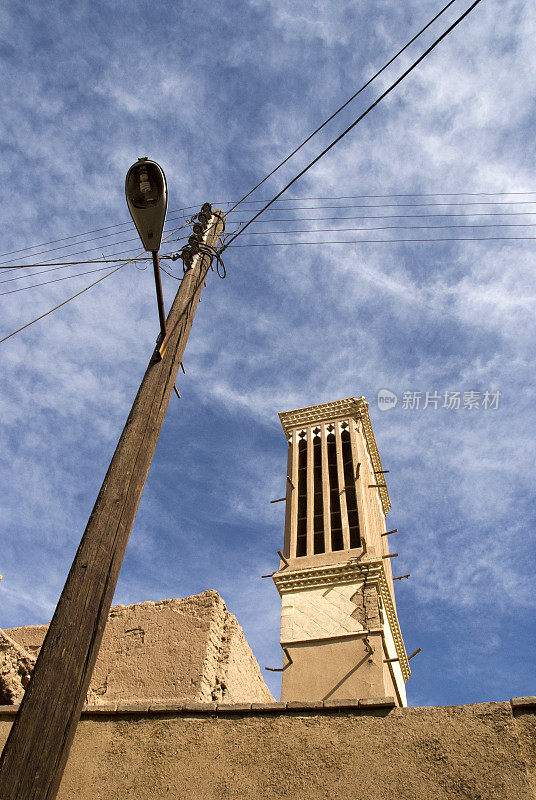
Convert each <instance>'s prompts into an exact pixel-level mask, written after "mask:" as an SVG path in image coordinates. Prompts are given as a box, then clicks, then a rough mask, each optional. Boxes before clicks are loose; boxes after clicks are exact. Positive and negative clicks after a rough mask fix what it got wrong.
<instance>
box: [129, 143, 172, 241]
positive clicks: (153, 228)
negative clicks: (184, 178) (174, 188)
mask: <svg viewBox="0 0 536 800" xmlns="http://www.w3.org/2000/svg"><path fill="white" fill-rule="evenodd" d="M125 195H126V198H127V205H128V210H129V211H130V215H131V217H132V219H133V220H134V225H135V226H136V228H137V231H138V233H139V235H140V239H141V241H142V244H143V246H144V248H145V249H146V250H149V251H150V252H153V253H154V252H156V251H158V250H159V249H160V244H161V242H162V232H163V230H164V222H165V220H166V211H167V183H166V176H165V175H164V171H163V169H162V167H161V166H160V165H159V164H157V163H156V161H150V160H149V159H148V158H147V157H144V158H139V159H138V160H137V161H136V163H135V164H133V165H132V166H131V167H130V169H129V171H128V172H127V177H126V179H125Z"/></svg>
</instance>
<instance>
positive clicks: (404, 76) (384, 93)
mask: <svg viewBox="0 0 536 800" xmlns="http://www.w3.org/2000/svg"><path fill="white" fill-rule="evenodd" d="M480 2H481V0H474V2H473V3H472V4H471V5H470V6H469V8H468V9H466V10H465V11H464V13H463V14H461V15H460V16H459V17H458V18H457V19H456V20H455V21H454V22H453V23H452V25H449V27H448V28H447V29H446V30H445V31H444V32H443V33H442V34H441V36H439V37H438V38H437V39H436V40H435V41H434V42H433V43H432V44H431V45H430V47H428V48H427V49H426V50H425V51H424V53H422V54H421V55H420V56H419V58H417V59H416V60H415V61H414V62H413V64H411V66H410V67H408V69H407V70H406V71H405V72H403V73H402V75H401V76H400V77H399V78H397V79H396V81H394V83H392V84H391V85H390V86H389V87H388V88H387V89H386V90H385V91H384V92H382V94H381V95H380V96H379V97H378V98H377V99H376V100H375V101H374V102H373V103H371V105H370V106H369V107H368V108H367V109H366V110H365V111H363V113H362V114H360V115H359V116H358V118H357V119H356V120H354V122H352V124H351V125H349V126H348V127H347V128H346V130H344V131H343V132H342V133H341V134H340V135H339V136H337V138H336V139H334V140H333V141H332V142H331V144H329V145H328V146H327V147H326V148H324V150H322V152H321V153H320V154H319V155H318V156H316V158H314V159H313V160H312V161H311V162H310V163H309V164H307V166H306V167H304V168H303V169H302V170H301V172H299V173H298V174H297V175H296V176H295V177H294V178H293V179H292V180H291V181H289V183H287V185H286V186H284V187H283V189H281V191H280V192H278V193H277V194H276V195H275V197H273V198H272V199H271V200H270V201H269V202H268V203H266V204H265V205H264V206H263V207H262V208H261V210H260V211H258V212H257V214H255V216H253V217H252V218H251V219H250V220H249V222H246V224H245V225H244V226H243V227H242V228H241V229H240V230H239V231H238V232H237V233H235V234H234V236H231V238H230V239H229V240H228V241H227V242H226V243H225V244H224V245H223V247H221V248H220V250H219V252H220V253H222V252H223V251H224V250H225V249H226V248H227V247H229V245H230V243H231V242H232V241H234V240H235V239H236V238H237V236H240V234H242V233H243V232H244V231H245V230H246V228H248V227H249V225H251V223H252V222H254V221H255V220H256V219H257V218H258V217H260V215H261V214H263V213H264V212H265V211H266V209H267V208H269V207H270V206H271V205H272V203H275V201H276V200H278V199H279V198H280V197H281V195H282V194H284V193H285V192H286V191H287V189H289V188H290V187H291V186H292V185H293V184H294V183H296V181H297V180H299V179H300V178H301V177H302V176H303V175H305V173H306V172H308V171H309V170H310V169H311V167H313V166H314V165H315V164H317V163H318V161H320V159H321V158H323V157H324V156H325V155H326V153H328V152H329V151H330V150H331V149H332V148H333V147H335V145H336V144H338V143H339V142H340V141H341V139H343V138H344V137H345V136H346V135H347V134H348V133H350V131H351V130H353V128H355V126H356V125H357V124H358V123H359V122H361V120H362V119H364V118H365V117H366V116H367V114H369V113H370V112H371V111H372V109H374V108H376V106H377V105H378V104H379V103H381V101H382V100H383V99H384V98H385V97H387V95H388V94H390V93H391V92H392V91H393V89H395V88H396V87H397V86H398V85H399V84H400V83H402V81H403V80H404V78H406V77H407V76H408V75H409V74H410V72H412V71H413V70H414V69H415V68H416V67H417V66H418V65H419V64H420V63H421V61H424V59H425V58H426V56H428V55H429V54H430V53H431V52H432V50H434V49H435V48H436V47H437V45H438V44H439V43H440V42H442V41H443V39H444V38H445V37H446V36H448V34H449V33H450V32H451V31H453V30H454V28H455V27H456V26H457V25H459V24H460V22H462V20H464V19H465V17H467V15H468V14H470V13H471V11H472V10H473V9H474V8H475V7H476V6H477V5H478V4H479V3H480Z"/></svg>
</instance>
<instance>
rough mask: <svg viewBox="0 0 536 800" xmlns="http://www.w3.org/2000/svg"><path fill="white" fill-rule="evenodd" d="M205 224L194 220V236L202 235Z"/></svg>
mask: <svg viewBox="0 0 536 800" xmlns="http://www.w3.org/2000/svg"><path fill="white" fill-rule="evenodd" d="M205 227H206V226H205V225H203V224H202V223H200V222H196V223H195V224H194V226H193V228H192V230H193V232H194V233H195V235H196V236H202V235H203V233H204V230H205Z"/></svg>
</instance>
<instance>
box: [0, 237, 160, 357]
mask: <svg viewBox="0 0 536 800" xmlns="http://www.w3.org/2000/svg"><path fill="white" fill-rule="evenodd" d="M170 236H171V233H170V234H168V235H167V236H166V237H164V239H163V240H162V241H166V239H169V237H170ZM144 253H145V250H142V251H141V252H140V253H137V254H136V255H135V256H133V257H132V258H130V259H128V260H126V261H124V262H123V263H122V264H120V265H119V266H118V267H115V268H114V269H112V270H110V272H107V273H106V275H102V276H101V277H100V278H97V280H96V281H93V283H90V284H89V286H86V287H85V288H84V289H81V290H80V291H79V292H76V294H73V295H71V297H68V298H67V299H66V300H63V301H62V302H61V303H58V305H57V306H54V308H50V309H49V310H48V311H45V313H44V314H40V316H38V317H35V319H32V320H30V322H27V323H26V324H25V325H22V326H21V327H20V328H17V330H16V331H12V332H11V333H8V335H7V336H4V338H3V339H0V344H2V343H3V342H5V341H7V340H8V339H11V337H12V336H15V335H16V334H17V333H20V332H21V331H23V330H25V329H26V328H29V327H30V325H34V324H35V323H36V322H39V320H41V319H43V318H44V317H48V315H49V314H52V313H53V312H54V311H57V310H58V309H59V308H62V306H65V305H67V303H70V302H71V300H74V299H75V298H77V297H80V295H82V294H84V292H87V291H88V290H89V289H92V288H93V286H96V285H97V284H98V283H101V282H102V281H104V280H106V278H109V277H111V276H112V275H114V274H115V273H116V272H119V270H120V269H123V267H126V266H127V264H130V263H132V262H133V261H136V260H137V259H138V258H139V257H140V256H143V255H144Z"/></svg>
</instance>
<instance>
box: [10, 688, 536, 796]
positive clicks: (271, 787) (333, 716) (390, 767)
mask: <svg viewBox="0 0 536 800" xmlns="http://www.w3.org/2000/svg"><path fill="white" fill-rule="evenodd" d="M335 702H338V703H339V706H336V705H335V706H331V707H325V706H322V703H317V704H316V705H315V703H309V704H307V703H303V704H301V705H300V704H299V703H294V704H292V705H291V704H290V703H289V704H288V705H287V706H285V704H281V703H275V704H262V703H259V704H257V705H256V706H253V707H252V706H251V705H250V706H249V707H244V706H236V705H235V706H232V705H231V706H228V707H227V708H226V707H225V706H224V705H220V706H216V705H215V704H204V705H200V704H193V703H190V704H189V706H188V705H185V706H183V707H182V708H181V707H180V706H179V705H178V704H173V703H171V702H169V703H167V704H166V703H160V704H159V705H157V704H155V705H154V706H153V710H150V709H149V704H148V703H141V702H140V703H138V704H137V705H135V704H131V705H130V706H129V705H128V704H123V705H121V706H119V707H118V708H117V709H116V710H114V709H113V708H106V709H105V708H104V707H102V708H101V709H100V711H99V707H98V706H97V707H93V709H92V711H91V712H88V711H86V712H85V713H84V714H83V715H82V719H81V721H80V724H79V726H78V729H77V732H76V736H75V739H74V744H73V747H72V750H71V755H70V757H69V761H68V763H67V768H66V771H65V775H64V778H63V781H62V784H61V787H60V791H59V795H58V800H119V798H120V799H121V800H162V798H166V799H167V800H179V798H180V800H230V799H231V798H248V800H249V799H251V800H286V798H288V800H326V798H330V800H356V798H367V800H453V798H460V800H534V798H535V797H536V770H535V766H536V698H523V699H517V700H515V701H512V703H481V704H476V705H469V706H452V707H448V708H394V707H392V706H394V701H392V703H391V706H388V705H387V704H386V701H385V700H384V701H381V700H378V702H377V704H376V706H374V702H372V705H370V703H371V701H370V700H367V701H364V704H363V707H361V708H360V707H359V706H358V705H357V704H354V708H341V706H340V703H342V702H343V701H333V703H335ZM382 702H383V704H382ZM13 710H14V708H13V707H7V709H6V708H5V707H4V709H0V746H2V744H3V741H4V740H5V738H6V736H7V733H8V729H9V726H10V724H11V719H12V717H13V713H12V712H13ZM10 711H11V716H10V714H9V712H10Z"/></svg>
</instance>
